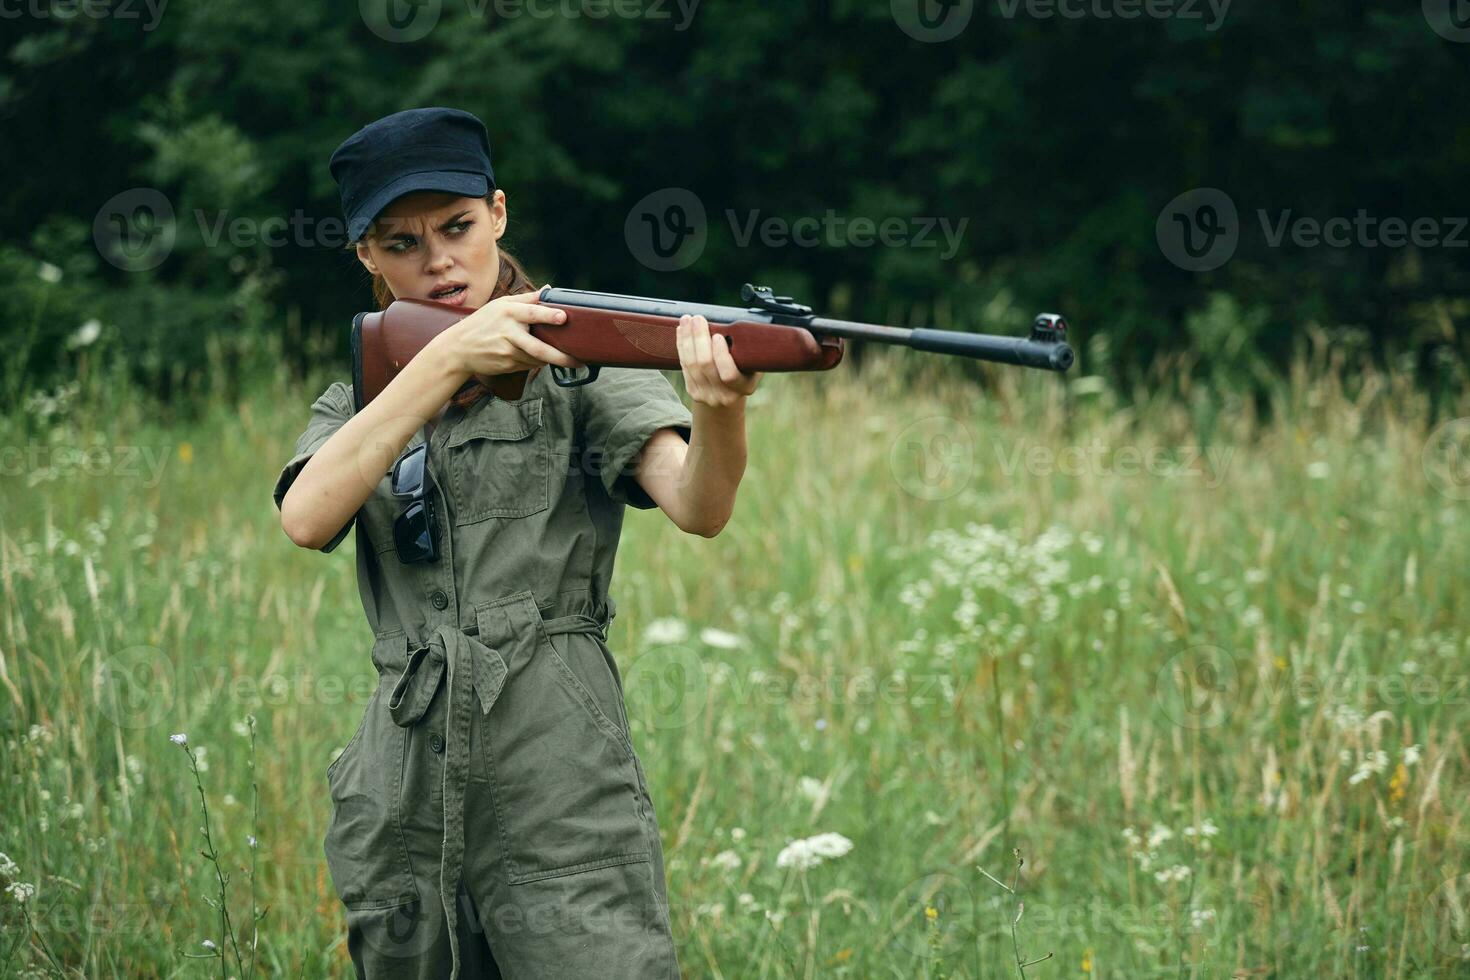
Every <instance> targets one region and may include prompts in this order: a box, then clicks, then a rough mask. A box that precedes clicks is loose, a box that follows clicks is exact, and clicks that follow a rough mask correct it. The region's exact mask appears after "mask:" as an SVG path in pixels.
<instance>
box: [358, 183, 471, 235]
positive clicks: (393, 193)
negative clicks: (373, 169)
mask: <svg viewBox="0 0 1470 980" xmlns="http://www.w3.org/2000/svg"><path fill="white" fill-rule="evenodd" d="M414 191H442V192H444V193H446V194H459V195H461V196H463V197H484V196H485V195H486V194H488V193H490V181H488V180H486V179H485V175H484V174H474V173H469V172H467V171H464V170H425V171H422V172H421V173H416V174H404V175H403V176H402V177H399V178H398V179H397V180H395V181H393V183H391V184H388V185H387V186H386V187H384V188H383V189H381V190H380V191H378V192H377V193H376V194H374V195H373V196H372V197H370V198H368V200H367V203H366V204H364V205H363V206H362V207H361V208H360V209H359V210H358V212H357V214H356V215H354V216H353V217H352V220H351V222H350V223H349V224H348V226H347V234H348V236H349V237H350V238H351V240H352V241H354V242H356V241H360V240H361V239H362V236H363V233H364V232H366V231H367V230H368V226H369V225H371V224H372V223H373V219H374V218H376V217H377V216H378V215H379V214H381V213H382V211H383V209H384V208H386V207H387V206H388V205H390V204H392V203H393V202H394V201H396V200H398V198H400V197H402V196H403V195H405V194H412V193H413V192H414Z"/></svg>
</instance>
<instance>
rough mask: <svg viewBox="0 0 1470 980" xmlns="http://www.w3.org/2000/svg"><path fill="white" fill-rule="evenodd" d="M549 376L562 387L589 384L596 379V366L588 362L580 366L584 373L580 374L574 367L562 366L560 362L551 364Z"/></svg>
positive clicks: (577, 386) (576, 386)
mask: <svg viewBox="0 0 1470 980" xmlns="http://www.w3.org/2000/svg"><path fill="white" fill-rule="evenodd" d="M550 367H551V378H552V380H553V381H555V382H556V383H557V385H558V386H560V387H562V388H579V387H581V386H582V385H585V384H591V383H592V382H594V381H596V380H597V370H598V366H597V365H596V364H588V365H586V366H584V367H583V368H582V370H584V371H585V372H586V375H585V376H583V375H580V374H578V373H577V369H575V368H564V367H562V366H561V365H560V364H552V365H550Z"/></svg>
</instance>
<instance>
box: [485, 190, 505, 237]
mask: <svg viewBox="0 0 1470 980" xmlns="http://www.w3.org/2000/svg"><path fill="white" fill-rule="evenodd" d="M488 206H489V210H490V227H491V229H493V230H494V232H495V238H496V240H497V241H498V240H499V239H500V236H502V235H504V234H505V226H506V223H507V216H506V209H505V191H503V190H501V189H500V188H498V187H497V188H495V192H494V193H493V194H491V195H490V200H489V202H488Z"/></svg>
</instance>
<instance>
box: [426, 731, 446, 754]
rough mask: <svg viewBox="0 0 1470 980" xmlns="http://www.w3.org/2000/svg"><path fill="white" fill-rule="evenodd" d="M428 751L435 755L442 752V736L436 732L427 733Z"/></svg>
mask: <svg viewBox="0 0 1470 980" xmlns="http://www.w3.org/2000/svg"><path fill="white" fill-rule="evenodd" d="M429 749H430V750H431V751H433V752H434V753H436V754H437V753H440V752H443V751H444V736H443V735H440V734H439V733H438V732H430V733H429Z"/></svg>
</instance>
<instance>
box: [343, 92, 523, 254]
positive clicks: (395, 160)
mask: <svg viewBox="0 0 1470 980" xmlns="http://www.w3.org/2000/svg"><path fill="white" fill-rule="evenodd" d="M331 170H332V177H333V178H335V179H336V181H337V185H338V186H339V187H340V188H341V190H342V215H343V217H345V218H346V219H347V235H348V239H349V240H350V241H354V242H355V241H358V240H360V239H361V238H362V236H363V233H364V232H366V231H367V229H368V225H370V224H372V221H373V219H374V218H376V217H377V216H378V214H379V212H381V211H382V210H383V209H384V208H385V207H387V206H388V205H389V204H390V203H392V202H393V201H394V200H396V199H397V198H400V197H402V196H403V195H404V194H408V193H411V192H412V191H445V192H447V193H450V194H459V195H462V196H464V197H484V196H485V195H487V194H489V193H490V192H491V191H492V190H494V189H495V173H494V172H493V171H492V170H491V169H490V137H489V135H488V134H487V133H486V132H485V124H484V123H482V122H480V120H479V119H478V118H476V117H475V116H474V115H473V114H471V113H468V112H465V111H464V110H462V109H444V108H432V109H405V110H404V111H403V112H395V113H393V115H391V116H384V117H383V118H382V119H379V120H377V121H376V122H371V123H368V124H367V125H366V126H364V127H363V128H362V129H359V130H358V131H357V132H355V133H353V134H352V135H351V136H349V137H348V138H347V139H346V140H344V141H343V143H342V145H341V146H339V147H337V149H336V151H335V152H334V153H333V154H332V162H331Z"/></svg>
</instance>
